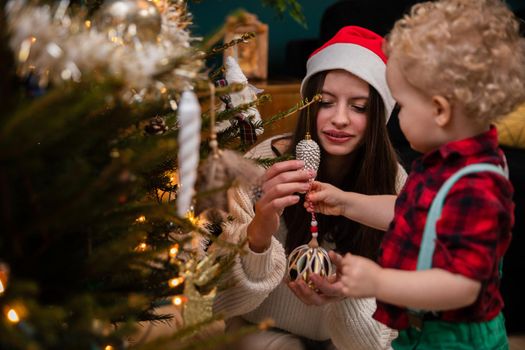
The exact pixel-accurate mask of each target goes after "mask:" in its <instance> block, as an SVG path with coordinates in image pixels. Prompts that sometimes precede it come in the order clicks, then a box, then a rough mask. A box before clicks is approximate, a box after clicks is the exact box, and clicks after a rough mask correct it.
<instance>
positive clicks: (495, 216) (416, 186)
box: [374, 127, 514, 329]
mask: <svg viewBox="0 0 525 350" xmlns="http://www.w3.org/2000/svg"><path fill="white" fill-rule="evenodd" d="M504 162H505V161H504V157H503V152H502V151H501V150H500V149H499V148H498V139H497V131H496V129H495V128H494V127H493V128H491V129H490V130H489V131H488V132H486V133H483V134H480V135H478V136H476V137H473V138H469V139H465V140H461V141H455V142H451V143H448V144H446V145H443V146H442V147H441V148H439V149H438V150H436V151H433V152H430V153H427V154H425V155H424V156H423V157H421V158H419V159H417V160H416V161H414V163H413V164H412V170H411V172H410V175H409V176H408V178H407V181H406V184H405V187H404V188H403V190H402V191H401V193H400V194H399V197H398V198H397V201H396V205H395V216H394V220H393V221H392V223H391V224H390V227H389V229H388V231H387V232H386V234H385V236H384V238H383V242H382V244H381V252H380V258H379V264H380V265H381V266H383V267H388V268H396V269H402V270H415V269H416V265H417V257H418V253H419V246H420V244H421V239H422V234H423V228H424V225H425V221H426V218H427V213H428V210H429V208H430V204H431V203H432V200H433V199H434V197H435V195H436V194H437V191H438V190H439V188H440V187H441V185H443V183H444V182H445V180H446V179H448V178H449V177H450V176H451V175H452V174H453V173H455V172H456V171H457V170H459V169H460V168H462V167H464V166H466V165H469V164H473V163H491V164H495V165H498V166H504ZM512 195H513V188H512V185H511V184H510V182H509V181H508V180H506V179H505V178H503V177H502V176H500V175H497V174H494V173H492V172H480V173H474V174H468V175H465V176H464V177H462V178H461V179H460V180H458V182H456V184H455V185H454V186H453V187H452V189H451V190H450V192H449V193H448V195H447V197H446V199H445V202H444V204H443V211H442V215H441V219H440V220H438V222H437V224H436V225H437V227H436V231H437V242H436V249H435V251H434V256H433V260H432V266H433V267H436V268H440V269H443V270H446V271H450V272H452V273H455V274H461V275H463V276H465V277H468V278H471V279H474V280H477V281H480V282H481V286H482V287H481V292H480V294H479V296H478V298H477V300H476V301H475V302H474V304H472V305H470V306H467V307H464V308H461V309H456V310H450V311H443V312H441V313H440V314H439V319H440V320H443V321H451V322H481V321H488V320H491V319H492V318H494V317H495V316H497V315H498V313H499V312H500V310H501V308H502V307H503V300H502V298H501V294H500V292H499V271H498V267H499V262H500V260H501V258H502V257H503V255H504V254H505V252H506V250H507V248H508V246H509V243H510V240H511V228H512V225H513V224H514V214H513V213H514V203H513V202H512ZM377 304H378V305H377V310H376V312H375V314H374V318H375V319H376V320H378V321H380V322H382V323H384V324H386V325H388V326H390V327H392V328H396V329H404V328H407V327H408V326H409V324H408V318H407V313H406V311H407V309H404V308H400V307H397V306H394V305H391V304H386V303H383V302H380V301H379V300H378V301H377Z"/></svg>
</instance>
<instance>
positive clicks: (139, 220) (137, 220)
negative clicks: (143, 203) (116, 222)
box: [135, 215, 146, 223]
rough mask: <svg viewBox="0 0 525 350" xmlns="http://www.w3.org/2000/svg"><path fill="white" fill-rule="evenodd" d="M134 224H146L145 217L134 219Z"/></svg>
mask: <svg viewBox="0 0 525 350" xmlns="http://www.w3.org/2000/svg"><path fill="white" fill-rule="evenodd" d="M135 221H136V222H140V223H143V222H146V217H145V216H144V215H141V216H139V217H138V218H137V219H135Z"/></svg>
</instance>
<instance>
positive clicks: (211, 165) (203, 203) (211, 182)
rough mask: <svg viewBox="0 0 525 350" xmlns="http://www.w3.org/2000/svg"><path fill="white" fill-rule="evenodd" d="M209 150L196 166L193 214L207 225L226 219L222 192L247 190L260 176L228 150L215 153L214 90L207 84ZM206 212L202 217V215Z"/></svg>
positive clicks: (259, 171) (259, 170)
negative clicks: (195, 194)
mask: <svg viewBox="0 0 525 350" xmlns="http://www.w3.org/2000/svg"><path fill="white" fill-rule="evenodd" d="M210 148H211V154H210V156H208V158H207V159H206V160H205V161H204V162H202V164H201V165H200V166H199V176H198V180H197V185H196V188H197V190H198V191H197V192H198V193H202V192H204V194H203V195H200V196H198V197H197V203H196V206H195V212H196V214H197V215H204V217H205V218H206V219H207V220H208V221H211V222H214V223H217V219H218V218H219V217H222V218H223V219H224V218H226V216H227V212H228V199H227V193H226V190H227V188H228V187H230V186H232V185H240V186H242V187H245V188H251V187H253V185H254V184H255V182H256V181H257V179H259V178H260V176H262V174H263V169H262V168H261V167H259V166H258V165H257V164H256V163H255V162H254V161H252V160H250V159H248V158H245V157H243V156H242V154H240V153H238V152H235V151H232V150H222V149H219V145H218V142H217V131H216V127H215V86H214V85H213V84H210ZM204 212H206V213H204Z"/></svg>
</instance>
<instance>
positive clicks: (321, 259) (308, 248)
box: [288, 105, 332, 287]
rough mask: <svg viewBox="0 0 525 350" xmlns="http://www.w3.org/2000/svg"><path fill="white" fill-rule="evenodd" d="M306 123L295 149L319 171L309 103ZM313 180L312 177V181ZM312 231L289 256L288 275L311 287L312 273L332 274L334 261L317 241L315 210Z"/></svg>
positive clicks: (316, 145)
mask: <svg viewBox="0 0 525 350" xmlns="http://www.w3.org/2000/svg"><path fill="white" fill-rule="evenodd" d="M306 125H307V128H306V130H307V131H306V135H305V139H304V140H301V141H300V142H299V143H298V144H297V146H296V149H295V153H296V158H297V159H298V160H302V161H304V168H305V169H308V170H313V171H317V169H318V168H319V163H320V161H321V150H320V148H319V145H318V144H317V142H315V141H314V140H312V138H311V136H310V108H309V105H307V110H306ZM313 180H314V179H313V178H312V179H311V180H310V181H313ZM309 205H310V206H313V203H311V202H309ZM310 233H311V234H312V239H311V240H310V242H309V243H308V244H303V245H300V246H299V247H297V248H295V249H294V250H293V251H292V253H291V254H290V256H289V257H288V276H289V277H290V278H291V279H292V280H296V279H298V278H302V279H303V280H305V281H306V282H307V283H308V285H309V286H310V287H313V285H312V284H311V282H310V275H311V274H313V273H315V274H319V275H321V276H329V275H331V274H332V262H331V261H330V257H329V256H328V252H327V251H326V250H325V249H324V248H322V247H320V246H319V243H318V241H317V236H318V229H317V220H316V217H315V213H314V212H312V220H311V222H310Z"/></svg>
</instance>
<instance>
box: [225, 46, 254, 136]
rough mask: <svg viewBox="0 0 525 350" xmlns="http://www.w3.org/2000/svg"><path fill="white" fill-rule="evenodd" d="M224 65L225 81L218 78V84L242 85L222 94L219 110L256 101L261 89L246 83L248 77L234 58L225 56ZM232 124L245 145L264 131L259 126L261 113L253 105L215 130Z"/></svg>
mask: <svg viewBox="0 0 525 350" xmlns="http://www.w3.org/2000/svg"><path fill="white" fill-rule="evenodd" d="M224 66H225V81H222V80H219V85H220V86H225V85H230V84H240V85H242V89H241V90H240V91H235V92H231V93H230V94H228V95H223V96H222V97H221V100H222V102H223V103H222V106H221V107H220V109H219V110H229V109H233V108H235V107H238V106H240V105H242V104H247V103H250V102H253V101H256V100H257V94H259V93H261V92H262V90H260V89H257V88H256V87H255V86H253V85H251V84H249V83H248V79H247V78H246V76H245V75H244V73H243V72H242V70H241V67H240V66H239V64H238V63H237V61H236V60H235V58H233V57H231V56H228V57H226V59H225V63H224ZM232 125H238V126H239V129H240V133H239V134H240V136H241V142H242V144H244V145H246V146H250V145H252V144H254V143H255V142H256V141H257V135H261V134H262V133H263V132H264V128H263V127H262V126H261V125H262V120H261V114H260V113H259V110H258V109H257V106H255V105H254V106H250V107H248V108H246V109H245V110H243V111H240V112H239V113H237V114H236V115H235V116H234V118H233V119H231V120H225V121H222V122H221V123H219V125H218V127H217V131H218V132H221V131H223V130H225V129H226V128H228V127H230V126H232ZM256 125H258V126H259V127H257V126H256Z"/></svg>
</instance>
